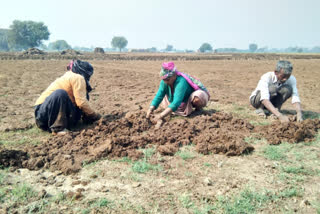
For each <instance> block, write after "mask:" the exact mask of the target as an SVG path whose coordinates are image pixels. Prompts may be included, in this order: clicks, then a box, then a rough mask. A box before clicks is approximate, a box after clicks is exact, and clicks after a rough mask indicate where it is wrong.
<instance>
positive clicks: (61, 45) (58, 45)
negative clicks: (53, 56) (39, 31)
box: [48, 40, 71, 51]
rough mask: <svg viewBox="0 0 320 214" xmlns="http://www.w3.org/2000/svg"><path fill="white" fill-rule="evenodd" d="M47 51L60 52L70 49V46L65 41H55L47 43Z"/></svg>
mask: <svg viewBox="0 0 320 214" xmlns="http://www.w3.org/2000/svg"><path fill="white" fill-rule="evenodd" d="M48 49H49V50H57V51H62V50H66V49H71V46H70V45H69V44H68V43H67V42H66V41H65V40H57V41H55V42H51V43H49V45H48Z"/></svg>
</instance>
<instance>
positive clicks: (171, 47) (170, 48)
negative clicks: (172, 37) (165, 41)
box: [165, 45, 173, 51]
mask: <svg viewBox="0 0 320 214" xmlns="http://www.w3.org/2000/svg"><path fill="white" fill-rule="evenodd" d="M165 51H173V46H172V45H167V47H166V49H165Z"/></svg>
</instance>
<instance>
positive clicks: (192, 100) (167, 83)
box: [147, 62, 210, 128]
mask: <svg viewBox="0 0 320 214" xmlns="http://www.w3.org/2000/svg"><path fill="white" fill-rule="evenodd" d="M160 78H161V82H160V86H159V89H158V92H157V94H156V96H155V97H154V99H153V100H152V102H151V105H150V108H149V109H148V111H147V118H150V115H151V114H152V113H153V111H154V110H155V109H157V108H158V106H159V105H160V103H161V104H162V106H163V107H164V108H165V110H164V111H163V112H162V113H160V114H158V115H156V116H155V121H156V122H157V125H156V127H157V128H158V127H160V126H161V125H162V123H163V118H164V117H166V116H167V115H169V114H170V113H172V112H174V114H176V115H180V116H188V115H189V114H191V112H192V111H193V108H195V109H197V110H200V109H202V108H203V107H205V106H206V105H207V103H208V100H209V98H210V95H209V92H208V90H207V89H206V88H205V87H204V85H203V84H202V83H201V82H200V80H198V79H196V78H194V77H192V76H190V75H188V74H185V73H182V72H179V71H178V70H177V69H176V67H175V65H174V63H173V62H164V63H162V67H161V71H160Z"/></svg>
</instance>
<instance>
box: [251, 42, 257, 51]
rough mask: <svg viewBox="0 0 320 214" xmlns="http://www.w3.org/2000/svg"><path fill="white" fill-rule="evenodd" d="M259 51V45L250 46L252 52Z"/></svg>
mask: <svg viewBox="0 0 320 214" xmlns="http://www.w3.org/2000/svg"><path fill="white" fill-rule="evenodd" d="M257 49H258V45H257V44H254V43H251V44H249V50H250V52H255V51H256V50H257Z"/></svg>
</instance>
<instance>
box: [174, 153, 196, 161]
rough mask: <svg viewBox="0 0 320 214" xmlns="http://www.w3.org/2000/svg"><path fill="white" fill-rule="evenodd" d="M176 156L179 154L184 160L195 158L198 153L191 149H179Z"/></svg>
mask: <svg viewBox="0 0 320 214" xmlns="http://www.w3.org/2000/svg"><path fill="white" fill-rule="evenodd" d="M176 156H179V157H180V158H182V159H183V160H188V159H193V158H194V157H195V156H196V155H195V154H194V153H193V152H190V151H178V152H177V153H176Z"/></svg>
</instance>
